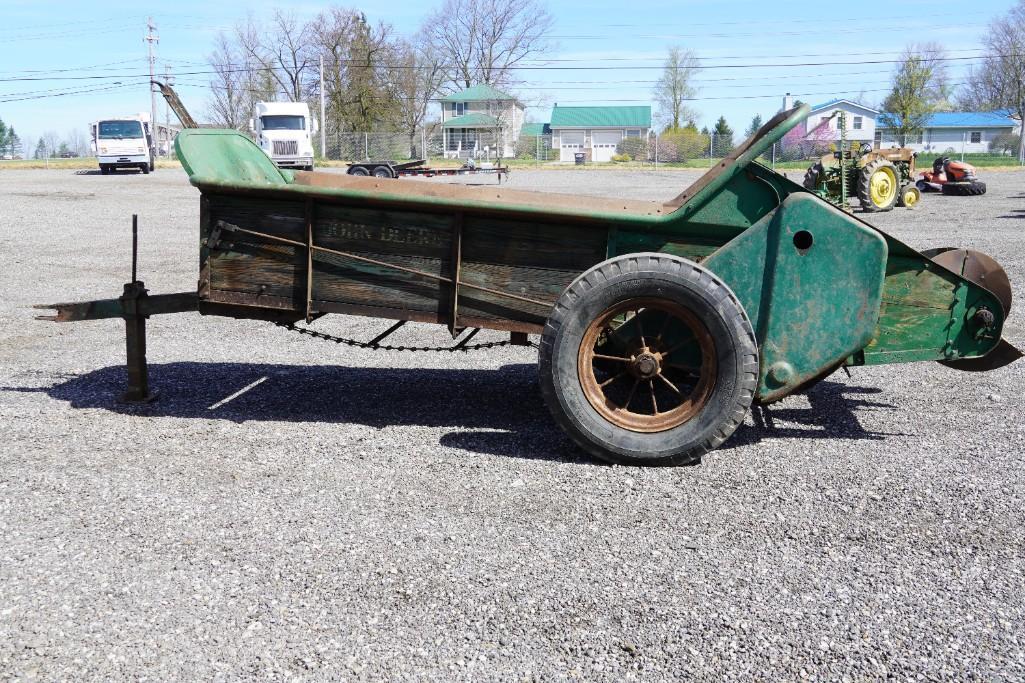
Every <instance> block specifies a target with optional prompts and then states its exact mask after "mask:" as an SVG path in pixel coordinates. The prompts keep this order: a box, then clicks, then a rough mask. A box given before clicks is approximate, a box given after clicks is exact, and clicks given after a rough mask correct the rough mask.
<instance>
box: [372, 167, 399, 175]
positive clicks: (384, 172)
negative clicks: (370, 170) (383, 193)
mask: <svg viewBox="0 0 1025 683" xmlns="http://www.w3.org/2000/svg"><path fill="white" fill-rule="evenodd" d="M374 177H375V178H394V177H395V176H394V175H392V170H391V169H390V168H388V167H387V166H378V167H377V168H375V169H374Z"/></svg>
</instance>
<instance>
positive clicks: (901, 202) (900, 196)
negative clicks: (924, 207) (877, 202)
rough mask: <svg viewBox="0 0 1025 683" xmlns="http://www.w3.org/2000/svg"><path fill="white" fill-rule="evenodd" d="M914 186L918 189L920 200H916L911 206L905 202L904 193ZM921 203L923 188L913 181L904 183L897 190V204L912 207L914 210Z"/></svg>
mask: <svg viewBox="0 0 1025 683" xmlns="http://www.w3.org/2000/svg"><path fill="white" fill-rule="evenodd" d="M912 187H913V188H915V189H916V190H918V201H917V202H915V205H914V206H910V207H909V206H908V205H907V204H905V203H904V193H905V192H907V191H908V190H909V189H911V188H912ZM921 203H922V190H921V189H919V187H918V186H917V185H912V184H911V183H907V184H905V185H903V186H902V187H901V188H900V189H899V190H897V206H899V207H901V208H910V209H912V210H914V209H915V208H917V207H918V205H919V204H921Z"/></svg>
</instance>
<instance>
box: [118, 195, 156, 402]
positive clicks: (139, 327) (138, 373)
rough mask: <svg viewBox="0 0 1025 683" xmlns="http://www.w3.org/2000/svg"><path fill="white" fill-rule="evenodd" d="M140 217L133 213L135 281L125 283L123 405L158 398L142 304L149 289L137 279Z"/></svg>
mask: <svg viewBox="0 0 1025 683" xmlns="http://www.w3.org/2000/svg"><path fill="white" fill-rule="evenodd" d="M138 263H139V216H138V215H137V214H132V281H131V282H127V283H125V287H124V293H123V294H122V295H121V299H120V301H121V310H122V311H123V313H122V315H123V317H124V319H125V368H126V370H127V371H128V388H127V389H126V390H125V392H124V393H123V394H122V395H121V401H122V402H124V403H149V402H150V401H153V400H154V399H155V398H156V394H151V393H150V390H149V368H148V367H147V365H146V316H145V315H142V314H141V312H140V306H139V302H141V301H144V300H145V299H146V295H147V291H146V286H145V285H144V284H143V283H142V282H140V281H139V279H138V275H139V273H138Z"/></svg>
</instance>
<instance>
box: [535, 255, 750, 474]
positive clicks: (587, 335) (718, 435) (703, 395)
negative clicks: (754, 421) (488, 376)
mask: <svg viewBox="0 0 1025 683" xmlns="http://www.w3.org/2000/svg"><path fill="white" fill-rule="evenodd" d="M631 313H634V315H633V316H631V315H630V314H631ZM656 332H657V336H655V334H656ZM538 371H539V375H540V378H539V379H540V385H541V394H542V396H543V397H544V400H545V403H546V404H547V406H548V409H549V410H550V411H551V413H552V415H553V416H554V418H555V421H556V422H557V423H558V424H559V425H560V426H561V427H562V428H563V429H564V430H565V431H566V433H567V434H569V436H570V437H571V438H572V439H573V441H574V442H575V443H576V444H577V445H579V446H580V447H581V448H582V449H584V450H585V451H587V452H588V453H590V454H591V455H593V456H595V457H597V458H600V459H602V460H605V461H607V462H611V463H618V464H622V465H682V464H689V463H695V462H698V461H699V460H700V459H701V456H702V455H704V454H705V453H707V452H709V451H710V450H712V449H714V448H716V447H718V446H719V445H720V444H722V443H723V442H724V441H726V439H728V438H729V437H730V435H731V434H732V433H733V431H734V430H735V429H736V428H737V426H738V425H740V423H741V422H742V421H743V420H744V416H745V415H746V414H747V411H748V409H749V408H750V406H751V402H752V400H753V399H754V394H755V390H756V388H757V384H758V345H757V342H756V341H755V335H754V330H753V329H752V327H751V321H750V320H749V319H748V317H747V313H745V311H744V308H743V306H741V304H740V302H739V301H738V300H737V298H736V296H734V294H733V292H732V291H731V290H730V288H729V287H728V286H727V285H726V284H725V283H723V282H722V281H721V280H720V279H719V278H718V277H716V276H715V274H714V273H712V272H711V271H709V270H707V269H705V268H703V267H702V266H700V265H698V264H696V263H694V262H692V261H688V260H687V259H683V258H680V257H677V256H670V255H667V254H653V253H639V254H629V255H627V256H619V257H616V258H613V259H609V260H608V261H605V262H604V263H600V264H598V265H596V266H594V267H593V268H591V269H590V270H588V271H586V272H585V273H583V274H582V275H580V276H579V277H578V278H577V279H576V280H574V281H573V283H572V284H570V285H569V287H567V288H566V290H565V291H564V292H563V293H562V294H561V295H560V296H559V299H558V300H557V301H556V303H555V307H554V308H553V309H552V313H551V315H550V316H549V318H548V321H547V323H546V324H545V328H544V332H543V333H542V335H541V344H540V351H539V362H538ZM642 385H643V386H642Z"/></svg>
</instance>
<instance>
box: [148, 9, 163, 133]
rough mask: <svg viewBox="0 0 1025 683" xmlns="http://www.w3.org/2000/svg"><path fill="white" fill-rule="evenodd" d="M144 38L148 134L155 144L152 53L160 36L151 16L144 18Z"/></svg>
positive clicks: (154, 56)
mask: <svg viewBox="0 0 1025 683" xmlns="http://www.w3.org/2000/svg"><path fill="white" fill-rule="evenodd" d="M146 29H147V33H146V38H145V41H146V42H147V43H149V125H150V134H151V135H153V144H154V145H155V144H156V136H155V135H154V133H155V132H156V127H157V91H156V90H155V86H154V85H153V81H154V80H156V55H155V54H154V53H153V44H154V43H159V42H160V37H159V36H157V34H156V33H154V31H156V30H157V27H156V25H155V24H154V23H153V17H148V18H147V19H146Z"/></svg>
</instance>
